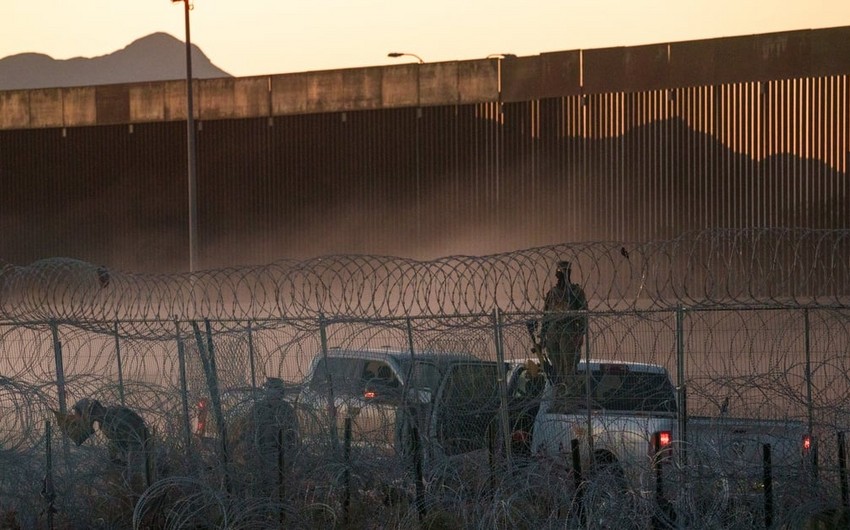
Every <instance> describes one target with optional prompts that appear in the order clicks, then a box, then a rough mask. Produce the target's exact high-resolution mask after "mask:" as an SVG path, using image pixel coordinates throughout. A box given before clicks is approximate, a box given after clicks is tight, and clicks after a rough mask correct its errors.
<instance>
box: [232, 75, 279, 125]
mask: <svg viewBox="0 0 850 530" xmlns="http://www.w3.org/2000/svg"><path fill="white" fill-rule="evenodd" d="M270 84H271V81H270V80H269V78H268V76H262V77H237V78H234V80H233V107H234V109H233V113H234V115H235V116H238V117H240V118H248V117H254V116H258V117H262V116H270V115H271V90H270Z"/></svg>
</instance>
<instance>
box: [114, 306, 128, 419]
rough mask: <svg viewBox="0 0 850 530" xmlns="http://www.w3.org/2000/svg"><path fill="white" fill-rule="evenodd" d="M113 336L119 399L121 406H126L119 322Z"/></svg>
mask: <svg viewBox="0 0 850 530" xmlns="http://www.w3.org/2000/svg"><path fill="white" fill-rule="evenodd" d="M112 333H113V335H114V336H115V360H116V363H117V364H118V398H119V399H120V400H121V406H124V405H126V404H127V403H126V402H125V399H124V367H123V365H122V363H121V341H120V340H119V338H118V321H117V320H116V321H115V326H114V327H113V332H112Z"/></svg>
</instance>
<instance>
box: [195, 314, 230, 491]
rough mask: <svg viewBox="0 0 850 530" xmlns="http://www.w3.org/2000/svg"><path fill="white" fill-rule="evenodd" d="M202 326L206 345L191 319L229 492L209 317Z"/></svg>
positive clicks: (225, 448)
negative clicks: (216, 426) (216, 425)
mask: <svg viewBox="0 0 850 530" xmlns="http://www.w3.org/2000/svg"><path fill="white" fill-rule="evenodd" d="M204 326H205V331H206V335H207V340H206V345H204V340H203V337H202V336H201V330H200V328H199V327H198V323H197V322H196V321H194V320H193V321H192V330H193V331H194V333H195V341H196V342H197V343H198V354H199V355H200V357H201V364H202V365H203V367H204V375H205V376H206V380H207V387H208V388H209V391H210V401H212V409H213V415H214V416H215V421H216V423H217V424H218V437H219V448H220V449H221V464H222V468H223V473H224V487H225V489H226V490H227V492H228V493H230V492H231V484H230V475H229V472H228V467H229V466H228V464H229V460H230V458H229V455H228V452H227V426H226V425H225V423H224V413H223V411H222V410H221V396H220V394H219V388H218V373H217V370H216V365H215V349H214V348H213V339H212V328H211V327H210V321H209V319H204Z"/></svg>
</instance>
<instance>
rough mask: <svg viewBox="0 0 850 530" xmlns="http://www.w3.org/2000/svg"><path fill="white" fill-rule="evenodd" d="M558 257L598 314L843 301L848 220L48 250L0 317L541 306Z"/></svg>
mask: <svg viewBox="0 0 850 530" xmlns="http://www.w3.org/2000/svg"><path fill="white" fill-rule="evenodd" d="M560 260H567V261H570V262H572V263H573V281H575V282H577V283H579V284H580V285H582V287H583V288H584V290H585V292H586V293H587V296H588V298H589V299H590V300H591V302H592V304H591V305H592V308H593V309H595V310H603V311H604V310H623V309H629V308H652V307H661V308H668V307H672V306H674V305H676V304H684V305H687V306H692V305H697V306H706V305H724V304H725V305H730V306H735V307H741V306H742V305H759V304H780V305H786V306H793V305H804V304H815V305H819V306H824V305H838V306H843V305H846V303H847V300H848V295H850V230H809V229H741V230H732V229H716V230H705V231H700V232H691V233H686V234H684V235H682V236H681V237H677V238H675V239H671V240H667V241H659V242H650V243H628V244H624V243H615V242H585V243H571V244H559V245H552V246H545V247H537V248H532V249H526V250H520V251H516V252H509V253H504V254H494V255H490V256H480V257H475V256H450V257H445V258H440V259H435V260H432V261H415V260H411V259H405V258H397V257H386V256H365V255H363V256H358V255H355V256H350V255H339V256H325V257H319V258H314V259H309V260H304V261H294V260H283V261H277V262H274V263H271V264H268V265H263V266H256V267H241V268H229V269H217V270H206V271H201V272H197V273H194V274H188V273H183V274H172V275H151V274H137V273H131V272H124V271H116V270H110V269H107V268H106V267H103V266H98V265H96V264H91V263H87V262H83V261H79V260H75V259H70V258H51V259H44V260H40V261H37V262H34V263H31V264H29V265H10V264H6V265H4V266H3V268H2V272H0V319H4V320H8V321H11V322H19V323H22V322H32V321H48V320H60V321H75V322H110V321H115V320H121V321H123V322H128V321H134V320H138V321H142V320H157V321H159V322H163V321H164V322H168V321H170V320H171V319H181V320H185V319H203V318H210V319H214V320H219V321H221V320H225V319H230V320H234V321H238V320H246V319H253V320H261V319H266V318H296V319H300V318H316V317H318V316H320V315H324V316H326V317H335V316H337V317H339V316H343V317H344V316H349V317H368V318H391V317H401V316H433V315H462V314H478V313H489V312H491V311H493V309H494V308H496V307H498V308H500V309H502V310H503V311H506V312H523V311H526V312H527V311H536V310H539V309H540V308H541V307H542V296H543V293H545V292H546V290H547V289H548V288H549V287H550V285H551V283H552V282H553V279H552V277H553V273H554V267H555V263H556V262H557V261H560ZM161 331H162V330H156V332H157V333H160V332H161ZM169 331H170V330H169Z"/></svg>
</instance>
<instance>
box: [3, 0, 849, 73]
mask: <svg viewBox="0 0 850 530" xmlns="http://www.w3.org/2000/svg"><path fill="white" fill-rule="evenodd" d="M193 4H194V9H193V10H192V12H191V38H192V42H193V43H194V44H197V45H198V46H200V47H201V49H202V50H203V51H204V52H205V53H206V54H207V56H208V57H209V58H210V59H211V60H212V61H213V63H214V64H216V65H217V66H218V67H219V68H222V69H224V70H225V71H227V72H229V73H231V74H233V75H236V76H250V75H263V74H276V73H290V72H304V71H309V70H327V69H338V68H349V67H362V66H374V65H382V64H391V63H394V62H397V61H401V60H410V59H390V58H387V52H391V51H401V52H410V53H415V54H417V55H419V56H420V57H422V59H423V60H424V61H426V62H439V61H451V60H464V59H477V58H483V57H486V56H487V55H489V54H493V53H514V54H517V55H521V56H522V55H536V54H538V53H542V52H549V51H563V50H575V49H590V48H605V47H610V46H632V45H638V44H652V43H662V42H676V41H683V40H693V39H704V38H715V37H728V36H734V35H749V34H754V33H771V32H776V31H789V30H798V29H813V28H826V27H835V26H850V0H541V1H534V0H531V1H528V0H423V1H419V2H411V1H405V0H395V1H389V0H347V1H342V0H300V1H287V0H247V1H246V0H242V1H237V0H193ZM157 31H162V32H166V33H169V34H171V35H173V36H175V37H177V38H178V39H180V40H181V41H182V40H184V38H185V33H184V19H183V4H182V2H179V3H176V4H172V2H171V0H38V1H35V2H31V1H25V0H0V58H2V57H7V56H9V55H15V54H18V53H23V52H39V53H45V54H47V55H50V56H51V57H53V58H55V59H70V58H72V57H96V56H99V55H105V54H108V53H111V52H113V51H116V50H119V49H121V48H124V47H125V46H127V45H128V44H130V43H131V42H132V41H134V40H136V39H138V38H140V37H144V36H145V35H149V34H151V33H154V32H157Z"/></svg>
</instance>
